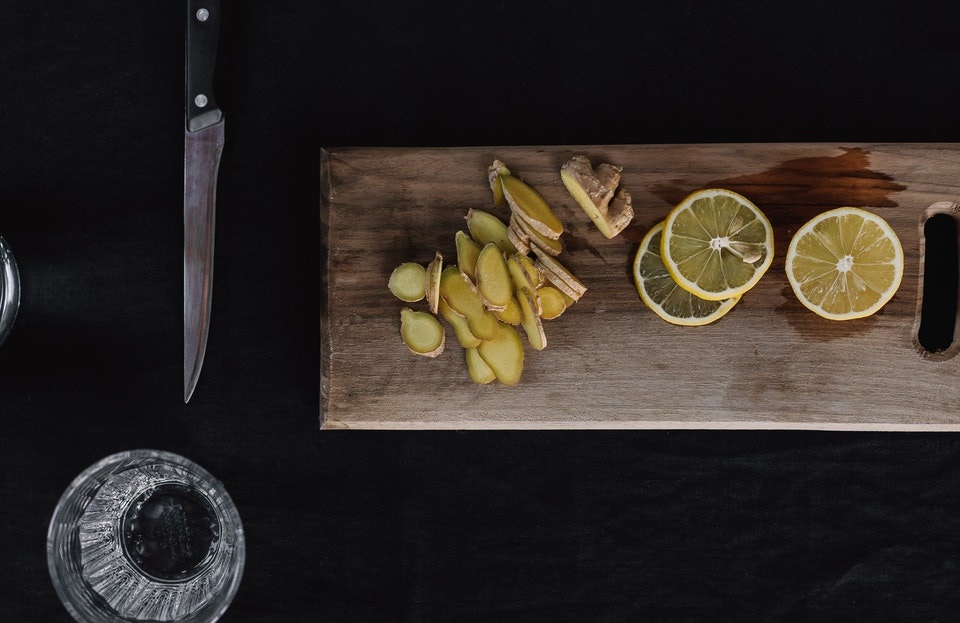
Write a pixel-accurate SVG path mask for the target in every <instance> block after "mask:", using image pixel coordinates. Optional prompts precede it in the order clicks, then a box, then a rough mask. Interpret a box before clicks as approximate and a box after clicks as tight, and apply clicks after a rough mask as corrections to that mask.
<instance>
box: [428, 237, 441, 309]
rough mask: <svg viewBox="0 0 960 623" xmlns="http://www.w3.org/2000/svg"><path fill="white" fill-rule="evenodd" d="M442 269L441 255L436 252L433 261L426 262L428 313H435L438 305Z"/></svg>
mask: <svg viewBox="0 0 960 623" xmlns="http://www.w3.org/2000/svg"><path fill="white" fill-rule="evenodd" d="M442 270H443V256H442V255H440V253H439V252H437V254H436V255H435V256H434V258H433V261H432V262H430V263H429V264H427V270H426V275H425V281H426V283H425V288H426V297H427V304H428V305H429V306H430V313H433V314H436V313H437V307H438V306H439V305H440V271H442Z"/></svg>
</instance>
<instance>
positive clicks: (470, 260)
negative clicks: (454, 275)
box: [454, 230, 483, 277]
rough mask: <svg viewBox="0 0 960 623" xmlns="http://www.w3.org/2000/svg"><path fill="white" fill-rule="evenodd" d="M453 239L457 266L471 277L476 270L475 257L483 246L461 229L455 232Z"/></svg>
mask: <svg viewBox="0 0 960 623" xmlns="http://www.w3.org/2000/svg"><path fill="white" fill-rule="evenodd" d="M454 240H455V242H456V244H457V266H459V267H460V270H462V271H463V272H465V273H467V274H468V275H470V276H471V277H472V276H473V275H474V274H476V272H477V258H478V257H479V256H480V250H481V249H482V248H483V247H481V246H480V245H479V244H477V241H476V240H474V239H473V238H471V237H470V234H468V233H467V232H465V231H463V230H460V231H458V232H457V234H456V236H454Z"/></svg>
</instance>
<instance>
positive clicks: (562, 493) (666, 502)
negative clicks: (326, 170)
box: [0, 0, 960, 622]
mask: <svg viewBox="0 0 960 623" xmlns="http://www.w3.org/2000/svg"><path fill="white" fill-rule="evenodd" d="M225 4H226V7H225V15H224V31H223V36H222V40H221V48H220V52H221V55H220V65H219V68H218V73H217V77H216V86H217V89H216V91H217V96H218V98H219V101H220V104H221V106H222V108H223V109H224V111H225V114H226V120H227V125H226V128H227V138H226V149H225V151H224V156H223V161H222V166H221V173H220V186H219V198H218V215H217V219H218V221H217V250H216V253H217V255H216V262H217V271H216V280H215V288H214V301H213V321H212V327H211V331H210V342H209V348H208V352H207V358H206V364H205V367H204V370H203V374H202V376H201V378H200V384H199V387H198V389H197V392H196V394H195V396H194V398H193V401H192V402H191V403H190V404H189V405H186V406H185V405H184V404H183V402H182V395H181V391H182V390H181V387H182V381H181V376H182V364H181V347H182V346H181V344H182V342H181V340H182V337H181V335H182V333H181V331H182V324H181V322H182V321H181V318H182V316H181V305H182V256H181V248H182V231H181V228H182V211H181V205H182V194H181V193H182V175H183V168H182V167H183V153H182V151H183V141H182V131H183V34H184V10H183V4H182V3H181V2H175V1H160V0H155V1H153V2H150V1H140V2H130V1H122V2H121V1H106V2H97V3H91V2H38V3H34V2H3V3H2V6H3V9H2V12H0V13H2V18H0V234H2V235H3V236H4V237H6V238H7V240H8V242H9V243H10V245H11V246H12V247H13V249H14V252H15V254H16V257H17V259H18V261H19V263H20V269H21V275H22V280H23V302H22V307H21V312H20V316H19V318H18V320H17V323H16V325H15V327H14V331H13V333H12V334H11V336H10V338H9V340H8V341H7V343H6V344H4V345H3V347H2V348H0V426H2V428H0V440H2V441H0V443H2V447H0V457H2V461H3V463H2V481H0V482H2V490H0V500H2V502H0V504H2V507H0V508H2V511H0V539H2V540H0V552H2V555H0V559H2V562H0V579H2V581H0V619H2V620H3V621H24V622H32V621H42V622H45V621H68V620H69V616H68V615H67V613H66V611H65V610H64V609H63V607H62V606H61V605H60V603H59V601H58V600H57V597H56V595H55V593H54V591H53V587H52V585H51V582H50V579H49V577H48V574H47V569H46V559H45V538H46V527H47V522H48V521H49V518H50V515H51V513H52V511H53V508H54V505H55V504H56V502H57V500H58V498H59V496H60V494H61V493H62V492H63V490H64V489H65V488H66V486H67V485H68V484H69V482H70V481H71V480H72V479H73V478H74V476H76V475H77V474H78V473H79V472H80V471H81V470H83V469H84V468H86V467H87V466H88V465H90V464H91V463H93V462H95V461H96V460H98V459H100V458H102V457H103V456H106V455H108V454H111V453H113V452H116V451H120V450H125V449H132V448H139V447H152V448H161V449H166V450H170V451H174V452H177V453H180V454H183V455H185V456H187V457H189V458H192V459H194V460H195V461H197V462H198V463H200V464H201V465H203V466H204V467H206V468H207V469H209V470H210V471H211V472H213V473H214V474H215V475H216V476H218V477H219V478H220V479H221V480H222V481H223V482H224V483H225V485H226V486H227V489H228V490H229V491H230V493H231V494H232V496H233V498H234V500H235V502H236V504H237V506H238V507H239V509H240V513H241V515H242V518H243V521H244V524H245V527H246V531H247V544H248V559H247V567H246V572H245V575H244V578H243V583H242V585H241V589H240V592H239V593H238V596H237V598H236V600H235V601H234V603H233V605H232V606H231V608H230V609H229V610H228V611H227V614H226V615H225V616H224V618H223V619H222V620H223V621H230V622H234V621H237V622H241V621H258V622H259V621H264V622H266V621H271V622H273V621H277V622H279V621H331V622H333V621H410V622H419V621H443V622H446V621H478V622H479V621H483V622H486V621H552V622H557V621H639V620H645V621H716V620H734V621H771V620H782V621H828V620H843V621H853V620H870V621H880V620H890V621H945V620H956V616H957V611H958V608H960V583H958V579H960V551H958V549H960V548H958V546H960V536H958V534H960V514H958V511H960V502H958V489H960V438H958V437H957V436H956V435H955V434H894V433H871V434H866V433H864V434H858V433H827V432H763V431H756V432H718V431H713V432H705V431H639V432H622V431H618V432H615V431H609V432H408V433H401V432H332V431H331V432H322V433H321V432H320V431H319V429H318V410H319V397H318V390H319V387H318V378H319V347H318V342H319V324H318V316H319V309H320V296H321V295H320V276H319V266H320V251H319V219H318V201H319V188H318V175H317V171H318V160H319V151H320V148H321V147H323V146H340V145H411V146H419V145H424V146H427V145H431V146H432V145H441V146H457V145H498V144H509V145H526V144H601V143H674V142H728V141H816V140H829V141H843V142H853V141H877V142H883V141H949V142H954V141H960V123H958V112H960V105H958V102H960V80H958V79H957V75H958V70H960V46H958V42H957V37H956V33H957V24H958V18H960V8H957V5H956V4H955V3H954V4H953V7H954V8H950V9H948V10H943V9H937V10H935V9H932V8H930V7H931V6H933V5H927V6H926V7H924V6H923V5H922V3H875V2H837V1H836V0H833V1H830V2H823V1H806V2H782V3H774V2H760V1H755V2H745V1H740V2H702V3H698V2H693V1H689V0H688V1H682V0H664V1H656V2H654V1H638V2H630V3H627V2H624V3H620V4H601V3H590V2H583V1H580V2H567V1H562V2H540V3H527V2H519V1H515V2H503V1H500V0H487V1H485V2H473V3H455V2H431V3H420V2H410V3H405V2H360V1H357V0H351V1H345V0H339V1H334V0H327V1H323V2H308V1H306V0H300V1H294V0H288V1H277V2H255V1H252V0H248V1H245V2H243V1H237V0H225ZM958 174H960V172H958ZM958 183H960V175H958ZM958 193H960V189H958ZM639 355H640V354H638V356H639ZM958 382H960V380H958ZM636 399H637V400H643V388H642V387H637V388H636Z"/></svg>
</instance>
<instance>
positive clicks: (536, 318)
mask: <svg viewBox="0 0 960 623" xmlns="http://www.w3.org/2000/svg"><path fill="white" fill-rule="evenodd" d="M517 300H518V301H520V310H521V311H522V312H523V320H522V321H521V322H520V325H521V326H522V327H523V330H524V331H525V332H526V334H527V341H528V342H529V343H530V346H532V347H533V348H535V349H537V350H543V349H544V348H546V346H547V335H546V333H544V332H543V323H542V322H540V314H539V313H538V312H537V311H536V309H535V307H536V306H535V304H534V301H533V294H532V293H531V292H530V290H528V289H527V288H524V289H522V290H520V291H518V292H517Z"/></svg>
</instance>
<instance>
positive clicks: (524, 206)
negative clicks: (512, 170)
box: [500, 175, 563, 240]
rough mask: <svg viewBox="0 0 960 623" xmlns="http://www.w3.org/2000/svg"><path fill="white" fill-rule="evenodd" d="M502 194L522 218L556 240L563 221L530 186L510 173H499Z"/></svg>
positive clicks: (544, 234)
mask: <svg viewBox="0 0 960 623" xmlns="http://www.w3.org/2000/svg"><path fill="white" fill-rule="evenodd" d="M500 182H501V183H502V185H503V194H504V196H505V197H506V199H507V203H508V204H509V205H510V209H511V210H513V212H514V213H515V214H516V215H517V216H518V217H520V218H522V219H524V220H525V221H526V222H527V223H528V224H529V225H530V226H531V227H532V228H533V229H534V230H535V231H537V232H538V233H540V234H541V235H542V236H544V237H545V238H549V239H551V240H558V239H559V238H560V234H562V233H563V223H561V222H560V219H558V218H557V216H556V215H555V214H554V213H553V210H551V209H550V205H549V204H548V203H547V202H546V200H545V199H544V198H543V197H542V196H540V193H538V192H537V191H536V190H534V189H533V187H532V186H530V185H529V184H527V183H526V182H524V181H522V180H520V178H516V177H513V176H512V175H501V176H500Z"/></svg>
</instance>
